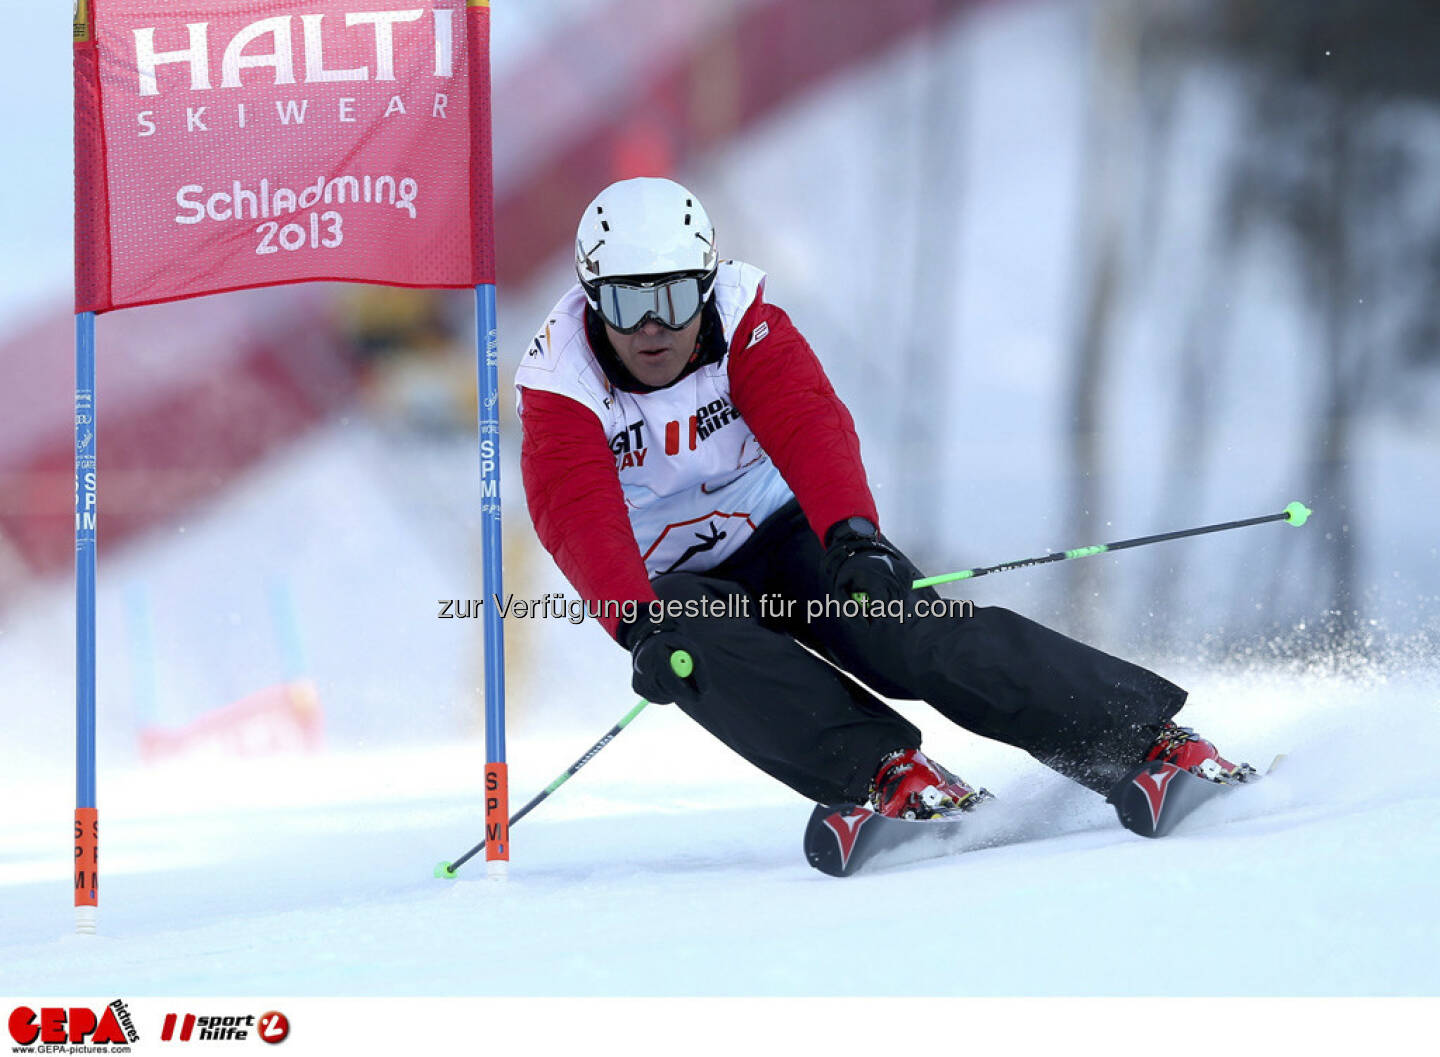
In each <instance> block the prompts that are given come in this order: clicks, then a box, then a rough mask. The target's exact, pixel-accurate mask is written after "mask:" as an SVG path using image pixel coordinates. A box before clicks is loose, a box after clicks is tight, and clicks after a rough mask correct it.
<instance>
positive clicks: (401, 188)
mask: <svg viewBox="0 0 1440 1057" xmlns="http://www.w3.org/2000/svg"><path fill="white" fill-rule="evenodd" d="M87 13H88V16H89V17H88V23H87V22H86V20H85V18H84V16H85V15H86V14H87ZM87 28H88V31H87ZM75 100H76V102H75V111H76V112H75V146H76V160H75V172H76V191H75V195H76V225H75V231H76V257H75V260H76V283H75V289H76V310H77V311H97V312H103V311H108V310H110V309H113V308H125V307H129V306H133V305H141V304H149V303H153V302H157V301H170V300H175V299H177V298H183V297H194V296H198V295H201V294H209V293H216V292H219V291H222V290H235V289H242V288H245V287H255V286H269V285H273V284H277V283H293V282H305V281H309V280H318V279H329V280H347V281H359V282H377V283H389V284H393V285H397V286H420V287H465V286H473V285H475V284H476V283H481V282H493V281H494V261H493V256H494V254H493V249H492V245H493V243H492V234H491V233H492V222H491V211H492V188H491V176H490V113H489V5H488V3H478V2H476V0H469V3H468V4H467V3H466V2H464V0H395V2H391V3H385V2H383V0H379V2H377V0H307V2H306V3H304V4H303V5H302V4H298V3H295V2H294V0H198V2H181V3H170V2H164V3H161V2H159V0H80V2H79V3H78V4H77V13H76V34H75Z"/></svg>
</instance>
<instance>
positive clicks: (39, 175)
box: [0, 0, 1440, 770]
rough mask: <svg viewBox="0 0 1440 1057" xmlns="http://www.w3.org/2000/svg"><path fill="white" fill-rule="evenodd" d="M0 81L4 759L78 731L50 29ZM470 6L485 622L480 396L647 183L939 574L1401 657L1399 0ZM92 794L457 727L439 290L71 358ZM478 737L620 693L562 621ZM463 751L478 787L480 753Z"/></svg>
mask: <svg viewBox="0 0 1440 1057" xmlns="http://www.w3.org/2000/svg"><path fill="white" fill-rule="evenodd" d="M62 6H63V5H60V4H54V3H52V4H49V5H37V4H29V5H20V7H18V8H17V9H16V10H14V11H12V12H11V13H10V16H9V24H10V25H11V26H12V29H13V30H14V32H15V33H16V34H17V36H18V37H20V38H21V39H25V40H27V41H31V42H33V46H30V47H27V48H26V49H22V50H20V51H18V52H17V53H16V54H15V55H13V56H12V57H11V58H10V59H9V60H8V61H7V63H6V64H4V66H3V68H0V83H3V86H4V87H3V92H0V99H3V103H0V107H3V136H4V147H5V149H4V157H5V162H4V164H3V166H0V230H3V238H4V252H3V254H0V324H3V334H4V337H3V340H0V728H3V730H4V732H5V733H4V735H3V744H4V746H5V760H4V763H3V766H4V767H6V768H7V769H9V770H14V769H16V768H21V769H23V768H24V767H26V766H35V767H40V766H48V765H51V764H53V763H54V761H55V760H56V759H62V758H63V757H64V755H65V753H66V752H67V751H68V748H67V747H68V745H69V743H70V737H71V722H72V720H71V716H72V715H73V713H72V702H73V682H72V680H73V656H74V654H73V620H74V616H73V597H72V587H71V564H72V558H71V555H72V553H73V543H72V510H73V506H72V489H73V462H72V459H73V453H72V447H71V443H72V437H71V429H72V426H71V414H72V387H73V351H72V322H71V307H70V306H71V301H70V296H71V295H70V278H71V270H70V268H71V265H70V262H71V202H70V195H71V182H70V181H71V175H70V174H71V168H70V156H71V147H70V58H69V36H68V29H69V23H68V22H67V21H66V20H65V19H64V16H65V14H67V13H68V12H67V11H65V10H63V9H62ZM492 17H493V68H494V107H495V110H494V113H495V164H496V174H495V178H496V214H497V225H496V226H497V238H498V255H499V305H500V344H501V354H502V355H501V362H502V387H504V389H505V396H504V398H503V399H502V408H503V411H504V414H505V416H506V417H505V420H504V429H505V433H504V439H503V443H504V446H505V450H504V456H505V462H504V467H503V473H504V502H505V517H506V568H505V576H506V582H505V589H506V591H508V592H514V593H515V594H516V595H518V596H521V597H528V598H535V597H539V596H541V595H543V594H545V593H546V592H552V591H560V592H564V593H565V594H566V595H567V596H569V597H573V592H571V591H570V589H569V587H568V585H567V584H566V583H565V582H564V580H563V579H562V578H561V577H560V576H559V574H558V572H557V570H556V569H555V567H554V565H553V563H552V562H551V561H550V558H549V557H548V555H546V554H545V553H544V552H543V551H542V550H541V549H540V548H539V547H538V544H537V543H536V541H535V538H534V533H533V531H532V529H531V527H530V524H529V520H528V516H527V513H526V509H525V502H524V496H523V493H522V490H521V488H520V485H519V473H518V465H517V461H516V460H517V457H518V434H517V431H516V429H515V425H516V423H515V420H514V411H513V400H512V399H511V397H510V395H509V393H510V389H509V385H510V379H509V374H510V370H511V368H512V367H513V365H514V364H515V363H516V362H517V360H518V358H519V356H520V354H521V350H522V349H523V348H524V347H525V346H526V345H527V344H528V342H529V340H530V338H531V336H532V334H533V333H534V331H535V330H536V328H537V327H539V326H540V325H541V324H542V323H543V319H544V313H545V312H546V311H547V310H548V309H549V307H550V306H551V305H552V304H553V303H554V302H555V301H556V300H557V299H558V298H559V297H560V295H561V294H562V293H563V292H564V291H565V289H566V288H567V287H568V286H569V284H570V283H571V282H572V281H573V273H572V267H571V259H570V243H571V240H572V238H573V232H574V226H575V223H576V219H577V217H578V214H579V211H580V209H581V208H582V207H583V206H584V205H585V203H586V202H587V201H588V200H589V199H590V198H591V197H592V196H593V195H594V194H595V193H596V192H597V191H598V190H599V189H600V188H601V187H602V186H604V185H605V184H606V183H608V182H610V181H611V180H614V179H619V178H622V177H627V176H635V175H668V176H672V177H674V178H676V179H678V180H680V181H681V182H683V183H685V184H686V185H688V186H689V187H690V188H691V189H692V190H694V191H695V192H696V193H697V194H698V195H699V196H700V197H701V198H702V200H703V201H704V202H705V204H706V206H707V208H708V210H709V212H710V215H711V216H712V218H713V219H714V220H715V223H716V226H717V230H718V237H719V240H720V249H721V252H722V255H724V256H733V257H736V258H739V259H742V260H746V261H748V262H750V263H753V264H755V265H757V266H759V267H761V268H763V269H765V270H766V271H768V272H769V274H770V279H769V281H768V287H767V289H768V295H769V298H770V300H772V301H774V302H775V303H777V304H779V305H781V306H782V307H784V308H786V309H787V311H789V313H790V314H791V316H792V318H793V319H794V320H795V322H796V323H797V325H798V326H799V327H800V328H801V330H802V331H803V332H804V333H805V334H806V335H807V336H808V337H809V339H810V341H811V343H812V344H813V345H814V347H815V349H816V351H817V352H818V353H819V355H820V357H821V359H822V361H823V362H824V363H825V364H826V366H827V368H828V370H829V372H830V374H831V377H832V379H833V380H834V382H835V384H836V387H837V389H838V390H839V392H840V394H841V396H842V397H843V398H844V399H845V400H846V401H847V402H848V403H849V405H850V407H851V409H852V411H853V412H854V415H855V419H856V421H857V424H858V427H859V431H860V435H861V440H862V443H863V448H864V453H865V457H866V462H867V466H868V468H869V472H870V479H871V484H872V487H873V488H874V490H875V493H876V497H877V499H878V501H879V504H880V512H881V518H882V523H883V525H884V527H885V528H886V530H887V532H888V533H889V534H890V535H891V536H892V537H893V538H895V539H896V540H897V541H898V542H899V543H900V544H901V545H902V546H903V547H905V548H906V549H907V550H909V551H910V552H911V553H912V555H913V556H914V557H915V558H916V559H917V560H918V561H919V563H920V564H921V565H922V566H923V567H924V568H926V569H927V570H928V571H931V572H943V571H949V570H952V569H959V568H964V567H967V566H972V565H978V564H991V563H996V562H1001V561H1005V560H1010V559H1016V558H1021V557H1026V556H1031V555H1036V554H1040V553H1044V552H1046V551H1050V550H1057V549H1064V548H1068V547H1075V546H1080V545H1085V544H1092V543H1099V542H1106V541H1110V540H1115V539H1120V538H1124V537H1129V536H1137V535H1142V534H1148V533H1154V532H1163V531H1168V530H1172V529H1178V528H1184V527H1188V526H1191V525H1198V524H1203V523H1207V522H1211V521H1220V520H1229V519H1232V518H1243V517H1250V516H1255V515H1259V514H1266V513H1272V512H1275V511H1278V510H1280V509H1282V508H1283V507H1284V506H1285V505H1286V504H1287V503H1288V502H1290V501H1291V500H1293V499H1300V500H1303V501H1305V502H1306V503H1307V504H1308V505H1309V506H1311V507H1312V508H1314V510H1315V516H1314V518H1313V519H1312V520H1311V522H1310V524H1309V525H1308V526H1306V527H1305V528H1304V529H1300V530H1296V529H1292V528H1287V527H1284V526H1277V525H1270V526H1264V527H1261V528H1255V529H1248V530H1245V531H1243V532H1237V533H1233V534H1226V535H1220V536H1215V537H1209V538H1204V539H1199V540H1189V541H1184V542H1177V543H1170V544H1164V545H1160V546H1157V547H1154V548H1149V549H1146V550H1142V551H1136V552H1131V553H1127V554H1123V555H1119V556H1115V557H1100V558H1096V559H1090V560H1085V561H1080V562H1073V563H1067V564H1066V565H1064V566H1058V567H1047V568H1041V569H1030V570H1025V571H1021V572H1016V573H1009V574H1006V575H1004V576H996V577H992V578H987V579H982V580H979V581H975V582H974V583H973V584H970V585H968V586H966V589H965V590H964V591H963V592H954V593H955V594H956V595H957V596H963V597H970V598H973V599H974V600H975V601H976V603H977V604H982V605H983V604H1001V605H1006V606H1009V607H1011V608H1014V609H1018V610H1020V611H1021V612H1025V613H1027V614H1029V615H1031V616H1034V617H1035V618H1037V619H1040V620H1042V621H1045V622H1048V623H1052V624H1054V625H1055V626H1057V627H1059V628H1060V629H1061V630H1064V631H1066V632H1068V633H1070V634H1073V635H1076V636H1080V637H1083V638H1086V639H1087V640H1089V641H1091V642H1093V643H1095V644H1096V645H1098V646H1100V647H1102V648H1104V649H1107V650H1109V651H1112V652H1117V653H1121V654H1125V655H1127V656H1131V657H1135V658H1137V659H1140V660H1143V661H1147V662H1149V663H1152V664H1155V665H1157V666H1159V667H1161V668H1162V670H1165V671H1176V672H1180V673H1185V672H1193V671H1203V670H1214V669H1216V668H1220V667H1240V668H1243V669H1245V670H1250V669H1253V668H1256V667H1267V668H1269V667H1274V666H1287V665H1288V666H1296V667H1300V668H1304V669H1308V670H1311V671H1312V672H1313V671H1318V672H1322V673H1323V672H1334V673H1336V674H1337V675H1341V676H1343V675H1347V674H1353V673H1355V672H1357V671H1367V670H1376V669H1377V668H1378V669H1379V670H1384V671H1393V670H1396V669H1398V668H1404V667H1414V666H1427V665H1433V658H1434V656H1435V650H1436V644H1437V639H1440V635H1437V619H1436V618H1437V608H1436V596H1437V594H1440V558H1437V552H1436V547H1437V534H1436V532H1435V520H1436V513H1435V510H1436V506H1437V499H1440V488H1437V467H1440V433H1437V429H1436V421H1437V415H1440V352H1437V339H1440V298H1436V297H1435V296H1434V291H1435V290H1436V289H1437V282H1440V64H1437V62H1436V60H1435V55H1436V54H1437V45H1440V33H1437V29H1436V20H1435V19H1434V12H1433V11H1432V10H1430V5H1429V4H1428V3H1424V2H1422V0H1293V2H1281V3H1276V2H1273V0H1270V2H1262V0H1164V2H1161V0H1156V2H1150V3H1141V2H1139V0H1095V2H1090V3H1085V2H1080V0H1070V2H1067V0H948V2H947V0H889V2H887V3H884V4H876V3H873V2H871V0H728V2H711V3H706V4H679V3H658V2H655V0H526V2H524V3H496V4H495V5H494V6H493V8H492ZM98 341H99V368H98V370H99V389H98V399H97V405H98V406H97V415H98V424H99V457H100V468H101V474H100V510H101V516H100V522H99V525H100V528H99V538H100V561H99V584H100V588H99V603H98V605H99V673H100V674H99V680H100V690H99V715H100V743H101V752H102V758H103V760H104V761H105V762H106V764H107V765H108V764H109V763H111V762H122V763H125V762H128V763H138V762H148V761H154V760H160V759H164V758H166V757H169V756H175V755H190V756H203V755H205V754H222V755H234V754H237V753H238V754H265V753H270V752H275V751H294V750H300V751H315V750H318V749H321V748H324V747H329V748H334V747H365V746H379V745H390V744H394V743H397V742H409V741H414V742H423V741H437V740H444V741H455V740H459V739H465V738H471V737H477V738H478V737H479V734H480V732H481V731H482V730H483V713H482V710H483V702H482V695H481V691H480V686H481V684H482V657H481V628H480V623H479V621H478V620H439V619H437V611H438V609H439V600H445V599H461V600H465V599H472V598H478V597H480V594H481V590H482V585H481V580H480V562H479V520H478V511H479V504H478V485H477V482H478V471H477V452H476V441H475V426H474V417H475V392H474V372H475V366H474V365H475V353H474V311H473V305H472V299H471V298H470V296H469V295H467V294H463V293H461V294H452V293H448V292H444V293H441V292H423V291H422V292H417V291H403V290H387V289H380V288H372V287H358V286H356V287H340V286H323V285H312V286H296V287H289V288H278V289H274V290H267V291H256V292H250V293H245V294H232V295H225V296H222V297H216V298H209V299H205V300H202V301H197V302H188V303H179V304H175V305H168V306H160V307H155V308H146V309H139V310H132V311H126V312H121V313H116V314H113V315H108V316H105V317H103V318H102V319H101V320H100V322H99V326H98ZM506 635H507V648H508V660H509V663H508V666H507V678H508V684H509V713H510V720H511V724H512V729H514V730H517V731H521V732H525V731H534V730H538V729H545V728H548V727H550V726H553V725H556V724H561V725H563V724H566V723H569V722H570V721H572V720H573V721H575V722H577V723H580V724H582V725H585V726H587V727H593V728H595V732H596V733H598V732H599V730H601V729H603V728H604V727H605V726H607V725H608V724H609V723H610V722H612V721H613V720H614V718H615V717H617V716H619V715H620V714H621V713H623V711H624V710H625V709H626V708H627V707H628V706H629V704H630V703H631V694H630V691H629V686H628V677H627V672H628V663H627V658H626V657H625V655H624V654H623V653H622V652H621V651H620V650H619V649H618V648H617V647H615V646H614V645H613V644H612V643H611V642H610V641H609V639H608V638H607V637H606V636H605V634H604V633H603V632H602V631H601V630H600V629H599V628H598V627H596V626H594V625H593V624H588V623H587V624H585V625H580V626H575V625H571V624H569V623H567V622H565V621H563V620H554V619H552V620H519V621H516V620H512V621H510V622H508V623H507V627H506ZM477 758H478V757H477Z"/></svg>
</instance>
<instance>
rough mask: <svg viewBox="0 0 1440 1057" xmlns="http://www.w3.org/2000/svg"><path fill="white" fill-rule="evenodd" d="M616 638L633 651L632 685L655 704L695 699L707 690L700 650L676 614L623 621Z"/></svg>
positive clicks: (631, 659)
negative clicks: (700, 662) (678, 620)
mask: <svg viewBox="0 0 1440 1057" xmlns="http://www.w3.org/2000/svg"><path fill="white" fill-rule="evenodd" d="M616 640H617V641H618V642H619V643H620V645H622V646H624V647H625V648H626V649H627V650H629V651H630V664H631V669H632V674H631V676H630V686H631V687H632V688H633V689H634V691H635V692H636V693H637V694H639V695H640V696H641V697H643V698H644V699H645V700H646V701H649V702H650V703H651V704H652V705H668V704H670V703H671V702H673V701H684V702H691V701H694V700H696V699H697V698H698V697H699V696H700V694H702V693H703V692H704V683H703V682H702V677H701V669H700V664H699V651H698V650H697V649H696V647H695V643H694V640H693V639H691V638H690V637H689V636H687V635H685V634H684V633H683V632H682V631H681V630H680V628H679V625H678V624H676V622H675V621H674V620H673V619H672V618H670V617H665V618H663V619H661V620H651V619H649V618H648V617H646V616H644V615H642V616H641V617H640V618H639V619H638V620H633V621H630V622H628V623H622V624H621V625H620V627H619V628H618V629H617V635H616ZM684 658H688V660H686V659H684ZM677 669H678V670H677Z"/></svg>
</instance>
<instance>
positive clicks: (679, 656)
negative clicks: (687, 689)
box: [670, 650, 695, 679]
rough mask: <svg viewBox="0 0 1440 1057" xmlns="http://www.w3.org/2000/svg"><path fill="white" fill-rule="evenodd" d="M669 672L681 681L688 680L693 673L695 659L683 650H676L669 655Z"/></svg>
mask: <svg viewBox="0 0 1440 1057" xmlns="http://www.w3.org/2000/svg"><path fill="white" fill-rule="evenodd" d="M670 670H671V671H672V672H674V673H675V674H676V675H678V676H679V677H680V678H681V679H688V678H690V676H691V675H692V674H693V673H694V671H695V658H693V657H691V656H690V654H689V653H687V652H686V651H685V650H676V651H675V652H674V653H672V654H671V655H670Z"/></svg>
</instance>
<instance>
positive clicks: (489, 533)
mask: <svg viewBox="0 0 1440 1057" xmlns="http://www.w3.org/2000/svg"><path fill="white" fill-rule="evenodd" d="M475 320H476V348H475V355H476V360H477V366H478V373H479V377H478V378H477V390H478V393H479V397H480V399H479V426H480V560H481V569H482V573H483V577H484V593H485V596H487V597H489V598H490V599H491V602H490V604H489V605H485V606H483V607H482V608H483V609H484V612H485V618H484V623H485V870H486V873H487V874H489V875H490V876H491V877H504V876H505V872H506V869H507V864H508V863H509V861H510V823H509V818H510V792H509V781H508V775H507V770H506V765H505V631H504V628H503V627H502V625H501V622H500V610H499V608H498V607H497V606H496V605H495V603H494V601H493V599H495V598H504V597H505V586H504V570H503V567H502V552H501V545H500V540H501V536H500V527H501V523H500V407H499V404H500V352H499V347H498V345H497V343H496V337H495V285H494V284H493V283H481V284H480V285H478V286H476V287H475Z"/></svg>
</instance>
